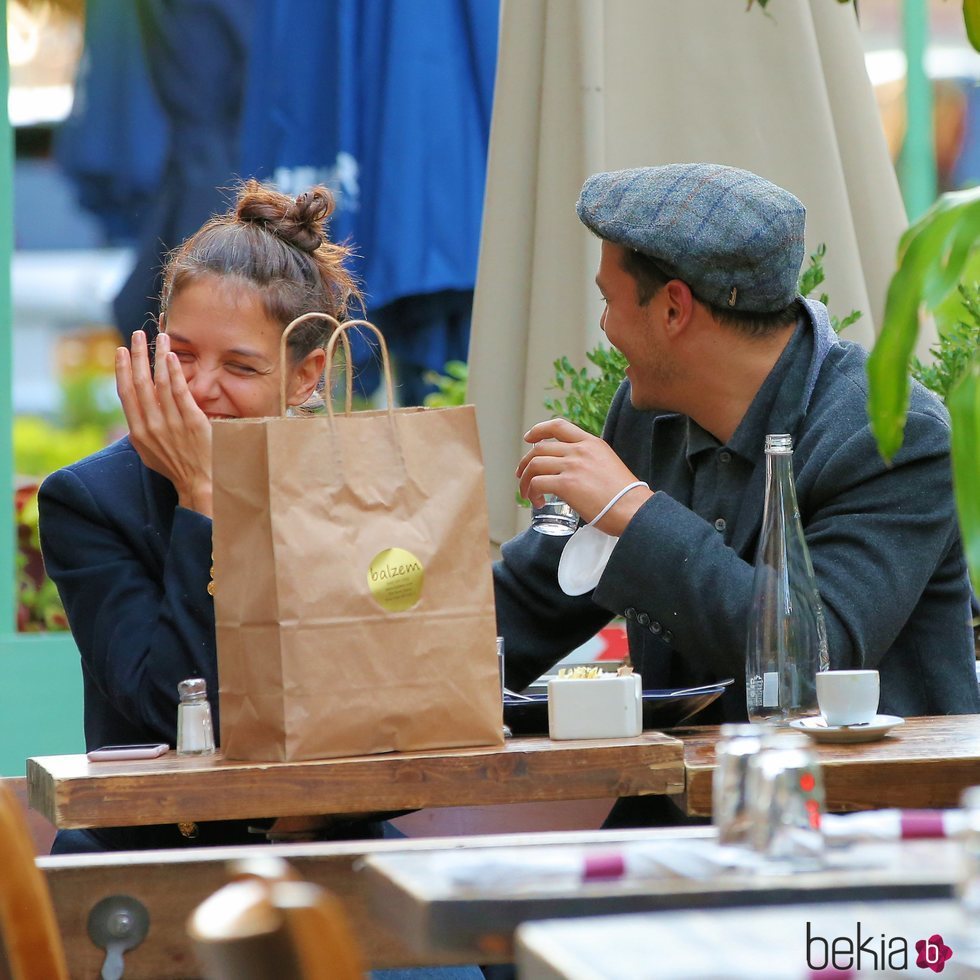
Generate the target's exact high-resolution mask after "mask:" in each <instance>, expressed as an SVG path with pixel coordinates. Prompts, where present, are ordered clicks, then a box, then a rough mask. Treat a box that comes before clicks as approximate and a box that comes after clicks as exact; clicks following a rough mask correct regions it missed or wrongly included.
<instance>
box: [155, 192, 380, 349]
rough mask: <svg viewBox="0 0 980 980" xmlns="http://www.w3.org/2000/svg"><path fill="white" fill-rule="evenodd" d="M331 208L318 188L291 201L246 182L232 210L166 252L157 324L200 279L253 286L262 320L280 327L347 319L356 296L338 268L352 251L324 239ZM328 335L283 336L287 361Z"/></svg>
mask: <svg viewBox="0 0 980 980" xmlns="http://www.w3.org/2000/svg"><path fill="white" fill-rule="evenodd" d="M333 209H334V199H333V195H332V194H331V193H330V191H328V190H327V189H326V188H325V187H322V186H316V187H312V188H310V190H308V191H306V192H305V193H304V194H300V195H299V197H297V198H295V199H293V198H291V197H287V196H286V195H285V194H280V193H279V192H278V191H276V190H274V189H273V188H271V187H267V186H265V185H263V184H260V183H259V182H258V181H255V180H249V181H246V182H245V183H243V184H242V185H241V186H240V187H239V189H238V196H237V200H236V201H235V206H234V207H233V208H232V209H231V210H229V211H228V212H226V213H225V214H222V215H217V216H215V217H214V218H212V219H211V220H210V221H208V222H207V224H205V225H204V226H203V227H202V228H201V229H200V230H199V231H197V232H195V233H194V234H193V235H191V237H190V238H188V239H187V240H186V241H185V242H184V243H183V245H181V246H180V247H179V248H177V249H175V250H174V251H173V252H171V253H170V256H169V257H168V259H167V263H166V266H165V268H164V274H163V289H162V290H161V293H160V315H161V320H163V319H165V318H166V313H167V308H168V307H169V305H170V303H171V302H172V301H173V298H174V297H175V296H176V295H177V294H178V293H179V292H180V290H181V289H183V288H184V287H185V286H187V285H189V284H190V283H192V282H195V281H197V280H198V279H200V278H202V277H203V276H217V277H220V278H232V279H238V280H239V281H241V282H242V283H248V284H250V285H252V286H253V287H255V289H256V290H257V291H258V293H259V295H260V296H261V299H262V305H263V307H264V309H265V311H266V314H267V315H268V316H269V317H270V319H272V320H275V321H276V322H277V323H279V324H280V326H281V327H282V328H285V327H286V325H287V324H289V323H290V322H291V321H292V320H295V319H296V317H298V316H301V315H302V314H303V313H313V312H323V313H329V314H330V315H331V316H333V317H335V318H336V319H337V320H343V319H345V318H346V315H347V310H348V307H349V306H350V305H351V304H352V303H358V304H360V303H361V302H362V297H361V293H360V291H359V289H358V287H357V283H356V282H355V281H354V278H353V276H352V275H351V274H350V272H348V271H347V269H346V268H345V265H344V263H345V262H346V261H347V259H348V258H349V257H350V255H351V250H350V249H349V248H348V247H347V246H345V245H338V244H337V243H336V242H331V241H330V240H329V239H328V238H327V234H326V230H325V224H326V221H327V218H329V217H330V215H331V213H332V212H333ZM329 336H330V327H329V325H328V323H327V322H326V321H323V322H322V323H321V322H319V321H316V320H313V321H310V322H309V323H304V324H301V325H300V326H298V327H297V328H296V329H295V330H294V331H293V332H292V333H291V334H290V336H289V342H288V346H289V351H290V355H291V357H292V358H293V360H294V361H298V360H302V359H303V358H304V357H305V356H306V355H307V354H308V353H309V352H310V351H312V350H314V349H315V348H317V347H322V346H324V345H325V343H326V341H327V340H328V338H329Z"/></svg>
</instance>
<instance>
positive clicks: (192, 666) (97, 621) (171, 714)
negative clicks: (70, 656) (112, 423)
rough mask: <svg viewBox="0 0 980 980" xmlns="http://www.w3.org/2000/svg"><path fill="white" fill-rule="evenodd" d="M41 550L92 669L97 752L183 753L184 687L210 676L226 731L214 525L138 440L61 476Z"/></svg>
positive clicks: (91, 740)
mask: <svg viewBox="0 0 980 980" xmlns="http://www.w3.org/2000/svg"><path fill="white" fill-rule="evenodd" d="M38 509H39V512H40V534H41V550H42V553H43V555H44V563H45V568H46V570H47V573H48V575H49V576H50V577H51V578H52V579H53V580H54V583H55V585H57V587H58V592H59V593H60V595H61V599H62V601H63V602H64V605H65V611H66V612H67V614H68V622H69V624H70V625H71V631H72V634H73V636H74V638H75V642H76V643H77V645H78V649H79V652H80V653H81V658H82V676H83V681H84V690H85V743H86V746H87V747H88V748H95V747H97V746H99V745H106V744H118V743H129V742H157V741H159V742H167V743H169V744H170V745H171V746H173V745H175V744H176V737H177V703H178V701H179V698H178V696H177V684H178V682H179V681H181V680H183V679H184V678H186V677H203V678H204V679H205V681H206V682H207V686H208V696H209V698H210V700H211V706H212V710H213V711H214V713H215V717H214V721H215V731H216V732H217V730H218V717H217V710H218V703H217V701H218V671H217V658H216V651H215V639H214V600H213V599H212V598H211V596H210V595H209V594H208V582H209V581H210V568H211V520H210V519H209V518H207V517H205V516H203V515H202V514H198V513H196V512H195V511H191V510H187V509H185V508H183V507H179V506H177V493H176V490H175V489H174V487H173V484H171V483H170V481H169V480H167V479H165V478H164V477H162V476H160V474H158V473H155V472H154V471H152V470H150V469H148V468H147V467H146V466H144V465H143V462H142V460H140V458H139V456H138V455H137V453H136V450H135V449H133V447H132V445H131V444H130V442H129V439H128V438H124V439H121V440H120V441H119V442H117V443H115V444H114V445H112V446H109V447H108V448H106V449H104V450H102V451H101V452H99V453H96V454H95V455H93V456H89V457H87V458H86V459H83V460H81V461H79V462H77V463H74V464H72V465H71V466H68V467H65V468H64V469H61V470H58V471H57V472H56V473H53V474H51V476H49V477H48V478H47V479H46V480H45V481H44V483H43V484H42V485H41V489H40V492H39V494H38Z"/></svg>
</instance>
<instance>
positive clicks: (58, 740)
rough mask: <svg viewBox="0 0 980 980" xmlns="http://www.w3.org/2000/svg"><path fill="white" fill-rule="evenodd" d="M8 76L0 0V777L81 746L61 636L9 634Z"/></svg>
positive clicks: (75, 693) (71, 660) (78, 688)
mask: <svg viewBox="0 0 980 980" xmlns="http://www.w3.org/2000/svg"><path fill="white" fill-rule="evenodd" d="M9 81H10V78H9V70H8V65H7V4H6V0H0V776H23V775H24V768H25V760H26V759H27V757H28V756H29V755H56V754H59V753H62V752H80V751H82V748H83V738H82V677H81V667H80V665H79V660H78V651H77V650H76V648H75V643H74V641H73V640H72V638H71V636H70V635H69V634H67V633H56V634H40V633H38V634H33V635H31V634H27V635H18V634H17V633H16V632H15V623H16V618H15V596H14V588H13V583H14V494H13V490H14V473H13V447H12V430H13V405H12V403H11V376H12V374H13V366H12V364H11V360H12V353H13V337H12V331H11V322H10V321H11V312H10V310H11V307H10V258H11V252H12V247H13V231H14V219H13V139H12V136H11V131H10V124H9V122H8V120H7V89H8V86H9Z"/></svg>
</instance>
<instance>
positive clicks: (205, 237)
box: [39, 181, 376, 853]
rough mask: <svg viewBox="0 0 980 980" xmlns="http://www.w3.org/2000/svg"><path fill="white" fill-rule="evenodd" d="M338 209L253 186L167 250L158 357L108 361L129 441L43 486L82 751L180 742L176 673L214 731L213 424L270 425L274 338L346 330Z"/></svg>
mask: <svg viewBox="0 0 980 980" xmlns="http://www.w3.org/2000/svg"><path fill="white" fill-rule="evenodd" d="M332 208H333V199H332V198H331V196H330V194H329V192H328V191H326V190H325V189H324V188H322V187H317V188H314V189H312V190H311V191H308V192H307V193H305V194H303V195H301V196H300V197H298V198H296V199H295V200H294V199H292V198H289V197H285V196H283V195H282V194H279V193H277V192H275V191H273V190H270V189H268V188H266V187H263V186H261V185H259V184H257V183H255V182H254V181H253V182H249V183H248V184H245V185H244V186H243V187H242V188H241V190H240V192H239V195H238V200H237V202H236V205H235V207H234V208H233V209H232V210H231V211H229V212H228V213H227V214H224V215H221V216H219V217H215V218H213V219H212V220H210V221H209V222H208V223H207V224H206V225H205V226H204V227H203V228H201V230H200V231H198V232H197V233H196V234H195V235H193V236H192V237H191V238H189V239H188V240H187V241H186V242H185V243H184V244H183V245H182V246H181V247H180V248H179V249H178V250H177V251H175V252H174V253H173V254H172V255H171V256H170V258H169V260H168V263H167V266H166V269H165V275H164V284H163V292H162V295H161V303H160V307H161V313H160V323H159V331H160V332H159V334H158V335H157V339H156V356H155V359H154V362H153V363H152V364H151V357H150V344H148V342H147V337H146V335H145V334H144V333H143V331H141V330H138V331H136V332H135V333H134V334H133V340H132V349H131V350H132V352H131V353H130V351H129V350H127V349H126V348H125V347H121V348H119V350H118V351H117V352H116V384H117V390H118V392H119V397H120V400H121V402H122V406H123V409H124V411H125V413H126V420H127V422H128V424H129V435H128V436H127V437H126V438H124V439H122V440H120V441H119V442H117V443H115V444H114V445H112V446H109V447H108V448H107V449H104V450H103V451H102V452H99V453H96V454H95V455H94V456H90V457H88V458H87V459H83V460H81V461H80V462H78V463H75V464H73V465H71V466H68V467H66V468H65V469H62V470H59V471H58V472H56V473H54V474H52V475H51V476H50V477H48V479H47V480H45V482H44V484H43V486H42V487H41V491H40V494H39V507H40V516H41V520H40V524H41V545H42V550H43V554H44V561H45V565H46V568H47V572H48V574H49V575H50V576H51V578H52V579H53V580H54V582H55V584H56V585H57V587H58V591H59V593H60V594H61V598H62V601H63V602H64V606H65V610H66V612H67V614H68V622H69V624H70V626H71V631H72V634H73V636H74V639H75V642H76V643H77V645H78V649H79V651H80V653H81V659H82V675H83V680H84V697H85V707H84V715H85V742H86V746H87V748H88V749H94V748H97V747H99V746H101V745H107V744H120V743H133V742H167V743H169V744H170V745H174V744H175V740H176V720H177V702H178V697H177V684H178V682H179V681H181V680H183V679H184V678H187V677H202V678H204V680H205V681H206V682H207V689H208V695H209V698H210V700H211V706H212V711H213V712H214V713H215V728H216V730H217V709H218V704H217V691H218V676H217V659H216V652H215V631H214V605H213V600H212V598H211V595H210V593H209V585H210V569H211V420H212V419H224V418H251V417H258V416H268V415H276V414H278V412H279V382H280V373H279V372H280V367H279V342H280V338H281V336H282V332H283V329H284V328H285V327H286V325H287V324H288V323H289V322H290V321H291V320H293V319H294V318H295V317H297V316H300V315H301V314H303V313H309V312H314V311H318V312H325V313H329V314H330V315H332V316H333V317H335V318H337V319H338V320H339V319H343V318H344V315H345V313H346V311H347V307H348V304H349V303H350V302H351V301H356V300H358V299H359V294H358V291H357V287H356V285H355V283H354V281H353V279H352V277H351V275H350V274H349V273H348V272H347V270H346V268H345V265H344V263H345V261H346V259H347V254H348V253H347V249H345V248H344V247H343V246H340V245H337V244H335V243H333V242H330V241H329V240H328V239H327V237H326V235H325V233H324V223H325V220H326V218H327V217H328V215H329V214H330V212H331V210H332ZM327 324H328V321H322V322H321V321H318V320H312V321H310V322H308V323H305V324H302V325H300V326H299V327H298V328H296V329H295V330H294V331H293V332H292V334H291V335H290V338H289V341H288V356H287V358H286V365H285V370H286V372H287V375H288V376H287V379H286V391H287V395H288V403H289V404H290V405H299V404H301V403H303V402H304V401H306V400H307V399H308V398H309V397H310V395H311V394H312V393H313V391H314V389H315V388H316V385H317V382H318V381H319V379H320V376H321V374H322V372H323V367H324V362H325V352H324V346H325V344H326V341H327V340H328V339H329V327H328V325H327ZM257 816H258V815H257ZM255 822H256V821H249V822H247V823H246V822H245V821H241V822H237V821H225V822H220V823H210V824H208V823H201V824H197V825H189V827H188V825H184V824H181V825H180V827H178V826H175V825H160V826H154V827H142V828H112V829H107V830H92V831H67V832H65V831H63V832H62V833H60V834H59V835H58V837H57V839H56V840H55V845H54V849H53V852H54V853H65V852H68V851H77V850H106V849H111V850H116V849H134V848H150V847H179V846H184V845H200V844H218V843H221V844H225V843H252V842H256V841H264V840H265V837H264V835H262V834H259V835H256V834H254V833H250V832H249V829H248V825H249V824H254V823H255ZM349 829H351V830H352V832H354V833H357V834H359V835H360V836H363V835H364V834H365V833H366V832H368V833H373V832H374V829H376V825H370V828H369V829H368V830H365V827H364V826H363V825H362V826H359V827H357V828H349Z"/></svg>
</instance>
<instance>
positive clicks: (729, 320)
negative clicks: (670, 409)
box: [622, 247, 803, 337]
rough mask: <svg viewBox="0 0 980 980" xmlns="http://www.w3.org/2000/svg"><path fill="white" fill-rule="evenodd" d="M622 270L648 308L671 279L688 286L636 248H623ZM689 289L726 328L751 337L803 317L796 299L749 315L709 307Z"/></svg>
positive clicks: (747, 313)
mask: <svg viewBox="0 0 980 980" xmlns="http://www.w3.org/2000/svg"><path fill="white" fill-rule="evenodd" d="M622 255H623V258H622V267H623V269H624V270H625V271H626V272H628V273H629V274H630V275H631V276H632V277H633V279H634V280H635V281H636V301H637V303H639V304H640V306H646V305H647V303H649V302H650V300H651V299H653V297H654V296H656V295H657V293H659V292H660V290H661V289H663V287H664V286H666V285H667V283H668V282H670V280H671V279H680V280H681V281H682V282H686V280H684V279H683V277H682V276H678V275H676V274H675V273H673V272H672V271H671V269H670V267H669V266H668V265H667V264H666V263H664V262H659V261H657V260H656V259H652V258H650V256H649V255H644V253H643V252H638V251H636V249H633V248H625V247H624V248H623V251H622ZM687 285H688V288H689V289H691V293H692V294H693V296H694V298H695V299H696V300H697V301H698V302H699V303H701V304H703V305H704V306H706V307H707V308H708V309H709V311H710V312H711V315H712V316H713V317H714V318H715V319H716V320H718V321H719V322H721V323H723V324H724V325H725V326H726V327H731V328H732V329H733V330H738V331H739V332H740V333H743V334H745V335H746V336H749V337H764V336H766V334H770V333H775V331H777V330H778V329H779V328H780V327H787V326H789V325H790V324H793V323H796V321H797V320H798V319H799V318H800V316H801V315H802V312H803V310H802V308H801V305H800V301H799V300H798V299H794V300H793V302H792V303H790V304H789V306H787V307H784V308H783V309H781V310H775V311H774V312H772V313H749V312H744V311H741V310H730V309H728V308H726V307H722V306H715V305H714V304H713V303H706V302H705V301H704V300H703V299H701V297H700V296H698V294H697V293H696V292H695V291H694V289H692V288H691V284H690V283H687Z"/></svg>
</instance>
